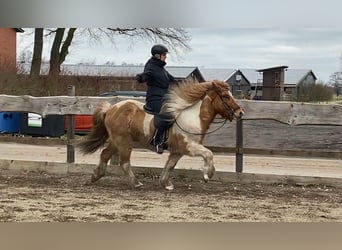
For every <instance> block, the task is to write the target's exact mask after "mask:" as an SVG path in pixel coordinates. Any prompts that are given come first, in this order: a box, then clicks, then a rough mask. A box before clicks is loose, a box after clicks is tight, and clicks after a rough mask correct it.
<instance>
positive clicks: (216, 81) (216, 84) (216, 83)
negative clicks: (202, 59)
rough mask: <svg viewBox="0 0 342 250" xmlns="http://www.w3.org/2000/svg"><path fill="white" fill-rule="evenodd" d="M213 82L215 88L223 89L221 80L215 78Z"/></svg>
mask: <svg viewBox="0 0 342 250" xmlns="http://www.w3.org/2000/svg"><path fill="white" fill-rule="evenodd" d="M212 84H213V89H214V90H215V91H216V92H217V91H221V85H220V81H219V80H213V81H212Z"/></svg>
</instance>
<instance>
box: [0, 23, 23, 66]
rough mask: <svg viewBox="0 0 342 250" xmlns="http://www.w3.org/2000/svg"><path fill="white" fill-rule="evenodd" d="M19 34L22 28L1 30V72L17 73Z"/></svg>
mask: <svg viewBox="0 0 342 250" xmlns="http://www.w3.org/2000/svg"><path fill="white" fill-rule="evenodd" d="M17 32H24V30H23V29H20V28H16V29H14V28H0V72H16V55H17Z"/></svg>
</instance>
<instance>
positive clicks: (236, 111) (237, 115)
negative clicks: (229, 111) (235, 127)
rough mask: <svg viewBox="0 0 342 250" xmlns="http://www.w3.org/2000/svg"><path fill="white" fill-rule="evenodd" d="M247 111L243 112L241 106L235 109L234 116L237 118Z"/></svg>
mask: <svg viewBox="0 0 342 250" xmlns="http://www.w3.org/2000/svg"><path fill="white" fill-rule="evenodd" d="M244 114H245V113H244V112H243V110H242V109H241V108H239V109H237V110H235V111H234V116H235V117H236V118H241V117H242V116H243V115H244Z"/></svg>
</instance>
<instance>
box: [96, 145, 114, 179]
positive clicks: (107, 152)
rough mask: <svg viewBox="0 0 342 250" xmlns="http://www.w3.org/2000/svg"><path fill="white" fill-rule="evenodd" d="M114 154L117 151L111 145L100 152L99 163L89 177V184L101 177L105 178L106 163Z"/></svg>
mask: <svg viewBox="0 0 342 250" xmlns="http://www.w3.org/2000/svg"><path fill="white" fill-rule="evenodd" d="M114 153H117V150H116V149H115V148H114V147H113V146H112V145H108V146H107V147H106V148H105V149H103V150H102V152H101V156H100V163H99V165H98V166H97V168H96V169H94V174H93V175H92V176H91V182H95V181H98V180H99V179H101V178H102V177H103V176H105V174H106V167H107V163H108V161H109V159H110V158H111V157H112V155H113V154H114Z"/></svg>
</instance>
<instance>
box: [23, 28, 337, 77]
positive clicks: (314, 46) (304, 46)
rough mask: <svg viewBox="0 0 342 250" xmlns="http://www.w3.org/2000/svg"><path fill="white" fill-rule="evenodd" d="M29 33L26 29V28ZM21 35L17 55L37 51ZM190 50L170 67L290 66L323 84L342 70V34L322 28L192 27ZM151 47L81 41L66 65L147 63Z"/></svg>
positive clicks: (48, 43) (179, 54) (121, 40)
mask: <svg viewBox="0 0 342 250" xmlns="http://www.w3.org/2000/svg"><path fill="white" fill-rule="evenodd" d="M24 29H25V28H24ZM25 30H26V31H27V32H25V33H24V34H18V45H17V50H18V51H17V54H18V55H20V54H21V53H23V52H25V53H29V51H32V49H33V36H32V35H29V33H30V32H29V29H25ZM187 30H188V31H189V34H190V36H191V38H192V39H191V41H190V42H189V45H190V47H191V50H188V51H182V50H180V51H178V52H177V53H176V52H174V51H172V52H171V53H170V55H169V57H168V59H167V63H168V65H183V66H198V67H206V68H213V67H214V68H255V69H260V68H267V67H273V66H279V65H286V66H289V68H293V69H312V70H313V72H314V73H315V74H316V76H317V77H318V79H319V80H323V81H327V80H328V78H329V75H330V74H332V73H333V72H335V71H338V70H340V61H341V60H340V57H341V54H342V29H339V28H336V27H333V28H327V27H321V28H305V27H304V28H298V29H297V28H288V29H285V28H225V27H223V28H189V29H187ZM152 45H153V43H152V42H150V41H146V40H137V41H134V42H132V41H131V40H127V39H125V38H120V37H118V38H117V39H116V41H115V45H113V44H112V43H110V42H109V41H107V40H105V39H103V40H102V42H100V43H89V41H88V40H87V39H85V38H84V37H83V38H78V39H76V40H75V41H74V42H73V44H72V47H71V49H70V54H69V55H68V58H67V60H66V62H65V63H70V64H77V63H94V64H104V63H106V62H108V61H109V62H114V63H115V64H118V65H120V64H122V63H129V64H140V63H145V62H146V60H147V59H148V58H149V56H150V48H151V46H152ZM50 47H51V41H45V44H44V48H45V52H44V57H45V59H49V54H48V50H49V48H50Z"/></svg>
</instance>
